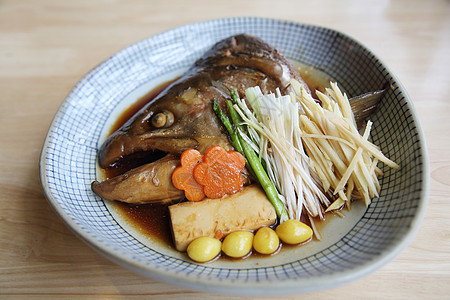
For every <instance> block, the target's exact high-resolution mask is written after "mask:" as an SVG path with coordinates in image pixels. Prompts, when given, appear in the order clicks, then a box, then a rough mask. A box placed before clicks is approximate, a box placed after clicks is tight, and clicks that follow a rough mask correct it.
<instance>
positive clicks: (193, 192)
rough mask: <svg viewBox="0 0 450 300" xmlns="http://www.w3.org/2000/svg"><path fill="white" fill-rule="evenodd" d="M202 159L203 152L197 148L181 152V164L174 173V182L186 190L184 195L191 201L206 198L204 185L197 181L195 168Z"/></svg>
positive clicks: (180, 188) (176, 185)
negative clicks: (194, 174)
mask: <svg viewBox="0 0 450 300" xmlns="http://www.w3.org/2000/svg"><path fill="white" fill-rule="evenodd" d="M201 161H202V154H201V153H200V152H198V151H197V150H195V149H189V150H186V151H184V152H183V154H181V166H179V167H177V168H176V169H175V170H174V171H173V173H172V183H173V185H174V186H175V187H176V188H177V189H179V190H184V195H185V196H186V198H187V199H188V200H189V201H200V200H203V198H205V194H204V193H203V186H202V185H200V184H198V183H197V181H195V179H194V176H193V170H194V168H195V166H197V165H198V164H199V163H200V162H201Z"/></svg>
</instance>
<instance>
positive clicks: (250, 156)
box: [227, 90, 289, 223]
mask: <svg viewBox="0 0 450 300" xmlns="http://www.w3.org/2000/svg"><path fill="white" fill-rule="evenodd" d="M231 97H232V99H233V100H234V101H236V98H235V97H237V94H236V93H233V90H232V92H231ZM227 106H228V109H229V113H230V116H231V120H232V122H233V125H234V126H236V128H237V129H238V130H237V131H238V132H241V133H242V132H244V131H243V130H244V129H243V126H242V125H241V117H240V116H239V114H238V113H237V111H236V110H235V109H234V107H233V103H231V101H227ZM237 137H238V139H239V142H240V144H241V146H242V149H243V151H244V153H245V157H246V158H247V161H248V163H249V164H250V167H251V169H252V170H253V173H254V174H255V175H256V178H257V179H258V181H259V184H260V185H261V187H262V188H263V190H264V192H265V193H266V195H267V198H269V200H270V202H271V203H272V205H273V207H274V208H275V211H276V212H277V215H278V217H279V218H280V223H282V222H284V221H286V220H288V219H289V217H288V213H287V211H286V207H285V206H284V204H283V202H281V200H280V198H279V197H278V191H277V189H276V188H275V186H274V185H273V183H272V181H270V179H269V176H268V175H267V172H266V170H265V169H264V167H263V166H262V164H261V161H260V160H259V158H258V155H257V154H256V152H255V151H254V150H253V149H252V147H250V145H249V144H247V142H246V141H245V140H244V139H243V138H242V137H241V136H240V135H239V134H238V135H237Z"/></svg>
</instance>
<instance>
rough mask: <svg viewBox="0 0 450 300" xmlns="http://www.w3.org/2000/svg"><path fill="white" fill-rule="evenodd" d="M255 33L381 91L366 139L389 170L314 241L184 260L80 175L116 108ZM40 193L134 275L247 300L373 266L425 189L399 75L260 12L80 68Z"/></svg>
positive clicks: (87, 174) (153, 40)
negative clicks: (377, 191) (391, 165)
mask: <svg viewBox="0 0 450 300" xmlns="http://www.w3.org/2000/svg"><path fill="white" fill-rule="evenodd" d="M238 33H248V34H253V35H257V36H259V37H261V38H262V39H264V40H265V41H267V42H268V43H269V44H271V45H272V46H274V47H275V48H277V49H278V50H279V51H280V52H281V53H283V54H284V55H285V56H287V57H288V58H289V59H290V60H292V61H296V62H300V63H302V64H306V65H310V66H313V67H315V68H317V69H319V70H322V71H324V72H326V73H327V74H329V75H330V76H331V77H332V78H334V79H335V80H336V81H337V82H338V83H340V85H341V86H342V87H343V88H344V89H345V90H346V91H347V92H348V94H349V96H356V95H359V94H361V93H364V92H367V91H373V90H377V89H380V88H382V87H383V86H384V84H385V83H386V82H389V83H390V85H391V86H392V89H391V90H389V92H388V93H387V94H386V95H385V96H384V97H383V99H382V102H381V106H380V108H379V110H378V111H377V113H376V114H375V115H374V116H373V118H372V121H373V122H374V126H373V131H372V139H373V141H374V143H375V144H378V145H379V146H380V147H381V150H382V151H383V152H384V153H385V154H386V155H387V156H388V157H389V158H391V159H393V160H394V161H396V162H397V163H399V164H400V165H401V169H400V170H399V171H393V170H390V169H388V168H384V167H383V171H384V172H385V176H384V177H383V178H382V179H381V185H382V192H381V195H380V198H378V199H374V201H373V203H372V204H371V205H370V206H369V207H368V208H367V209H365V207H363V206H362V205H356V206H355V207H354V209H353V210H352V211H351V212H350V213H346V214H347V216H346V218H344V219H338V218H335V219H333V220H331V221H330V223H332V224H328V225H327V226H326V227H325V229H324V232H323V233H324V238H323V240H322V241H321V242H311V243H309V244H307V245H305V246H303V247H297V248H291V249H283V251H281V253H279V254H278V255H276V256H274V257H270V258H254V257H251V258H249V259H246V260H244V261H239V262H236V261H228V260H219V261H216V262H213V263H209V264H195V263H192V262H191V261H190V260H189V259H187V257H186V256H185V254H182V253H179V252H176V251H175V250H173V249H170V248H168V247H165V246H162V245H161V244H159V243H156V242H154V241H153V240H152V239H148V238H147V237H145V236H142V235H140V234H138V233H137V232H135V231H134V230H131V227H130V226H129V225H128V224H126V222H124V221H123V220H122V219H121V218H119V217H118V216H117V214H115V213H114V209H111V208H110V206H109V205H107V204H106V203H105V202H104V201H103V200H101V199H100V198H98V197H97V196H95V195H94V194H93V193H92V191H91V188H90V184H91V182H92V181H93V180H94V179H96V178H97V177H98V176H100V175H99V173H98V169H97V161H96V158H97V157H96V155H97V149H98V148H99V146H100V144H101V143H102V142H103V140H104V139H105V136H106V132H107V131H108V130H109V128H110V126H111V124H112V122H113V121H114V120H115V118H116V117H117V115H118V114H119V113H120V112H121V111H122V110H123V109H124V108H125V107H127V106H128V105H129V104H130V103H132V102H133V101H135V100H136V99H137V98H138V97H139V96H140V95H143V94H145V93H146V92H147V91H149V90H151V89H152V87H154V86H156V85H157V84H158V83H161V82H164V81H166V80H167V79H171V78H174V77H175V76H176V75H179V74H182V73H183V72H184V71H185V70H187V69H188V68H189V67H190V66H191V65H192V64H193V63H194V61H195V60H196V59H197V58H199V57H201V56H202V54H203V53H204V52H205V51H206V50H207V49H208V48H210V47H211V46H212V45H213V44H214V43H216V42H217V41H219V40H221V39H223V38H226V37H228V36H230V35H233V34H238ZM40 167H41V181H42V185H43V188H44V190H45V193H46V196H47V198H48V200H49V201H50V203H51V204H52V205H53V207H54V208H55V209H56V211H57V212H58V213H59V214H60V216H61V217H62V218H63V220H64V221H65V222H66V223H67V224H68V226H70V227H71V228H72V229H73V230H74V231H75V232H76V233H77V234H78V235H79V236H80V237H81V238H82V239H83V240H85V241H86V242H87V243H88V244H89V245H91V246H93V247H94V248H95V249H97V250H98V251H100V252H101V253H103V254H104V255H105V256H107V257H108V258H110V259H111V260H113V261H115V262H117V263H118V264H121V265H123V266H125V267H127V268H130V269H132V270H134V271H136V272H138V273H141V274H144V275H146V276H149V277H152V278H156V279H158V280H163V281H167V282H171V283H175V284H180V285H183V286H187V287H190V288H193V289H199V290H207V291H214V292H222V293H232V294H246V295H274V294H287V293H300V292H310V291H315V290H320V289H325V288H330V287H333V286H337V285H341V284H344V283H347V282H349V281H351V280H355V279H357V278H360V277H361V276H363V275H366V274H368V273H369V272H372V271H374V270H376V269H377V268H379V267H381V266H382V265H383V264H385V263H386V262H388V261H389V260H391V259H392V258H393V257H394V256H395V255H397V254H398V253H399V252H400V251H401V250H402V249H403V248H404V247H406V246H407V244H408V243H409V242H410V241H411V239H412V238H413V236H414V234H415V232H416V231H417V229H418V226H419V224H420V221H421V219H422V218H423V214H424V208H425V205H426V198H427V192H428V178H429V176H428V160H427V153H426V148H425V142H424V137H423V133H422V131H421V129H420V125H419V123H418V120H417V118H416V116H415V113H414V108H413V106H412V104H411V102H410V100H409V98H408V96H407V94H406V92H405V90H404V89H403V87H402V86H401V84H400V83H399V81H398V79H397V78H396V77H395V76H394V75H393V74H392V72H391V71H390V70H389V69H388V67H387V66H386V65H385V64H384V63H383V62H382V61H381V60H380V59H379V58H377V57H376V56H375V55H374V54H373V53H372V52H371V51H370V50H368V49H367V48H366V47H364V46H363V45H361V43H359V42H357V41H355V40H354V39H353V38H351V37H349V36H347V35H344V34H342V33H339V32H336V31H333V30H330V29H327V28H322V27H317V26H313V25H305V24H297V23H293V22H289V21H282V20H273V19H263V18H244V17H243V18H230V19H221V20H213V21H208V22H202V23H195V24H189V25H186V26H182V27H179V28H176V29H173V30H170V31H167V32H165V33H162V34H159V35H156V36H153V37H150V38H148V39H146V40H143V41H141V42H139V43H137V44H134V45H132V46H130V47H128V48H126V49H124V50H122V51H120V52H118V53H117V54H116V55H114V56H113V57H111V58H109V59H108V60H106V61H105V62H103V63H102V64H100V65H99V66H98V67H96V68H95V69H94V70H92V71H91V72H89V73H88V74H87V75H86V76H85V77H84V78H83V79H82V80H81V81H80V82H79V83H78V84H77V85H76V86H75V87H74V89H73V90H72V92H71V93H70V94H69V96H68V97H67V99H65V101H64V102H63V104H62V105H61V107H60V109H59V111H58V112H57V114H56V116H55V118H54V120H53V123H52V125H51V127H50V129H49V132H48V135H47V138H46V140H45V144H44V147H43V150H42V155H41V162H40Z"/></svg>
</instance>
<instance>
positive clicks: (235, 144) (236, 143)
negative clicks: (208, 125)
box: [213, 99, 245, 156]
mask: <svg viewBox="0 0 450 300" xmlns="http://www.w3.org/2000/svg"><path fill="white" fill-rule="evenodd" d="M213 110H214V112H215V113H216V115H217V116H218V117H219V119H220V120H221V121H222V124H223V126H225V129H226V130H227V131H228V134H229V136H230V140H231V144H232V145H233V147H234V149H236V150H237V151H238V152H239V153H241V154H242V155H244V156H245V153H244V150H242V146H241V143H240V142H239V138H238V136H237V134H236V130H234V129H233V125H232V124H231V122H230V119H229V118H228V117H227V115H225V114H224V113H223V111H222V110H221V109H220V106H219V103H218V102H217V99H214V101H213Z"/></svg>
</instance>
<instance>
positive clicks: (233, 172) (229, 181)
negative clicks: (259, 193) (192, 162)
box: [194, 145, 245, 199]
mask: <svg viewBox="0 0 450 300" xmlns="http://www.w3.org/2000/svg"><path fill="white" fill-rule="evenodd" d="M244 167H245V158H244V156H243V155H242V154H240V153H239V152H237V151H226V150H225V149H224V148H222V147H220V146H217V145H215V146H211V147H209V148H208V149H207V150H206V152H205V154H204V155H203V161H202V162H201V163H199V164H198V165H197V166H196V167H195V168H194V178H195V180H196V181H197V182H198V183H200V184H201V185H203V192H204V193H205V195H206V196H207V197H208V198H212V199H216V198H221V197H223V196H224V195H232V194H234V193H236V192H238V191H240V190H241V189H242V187H243V185H244V182H243V179H242V176H241V174H240V173H241V171H242V170H243V169H244Z"/></svg>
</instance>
